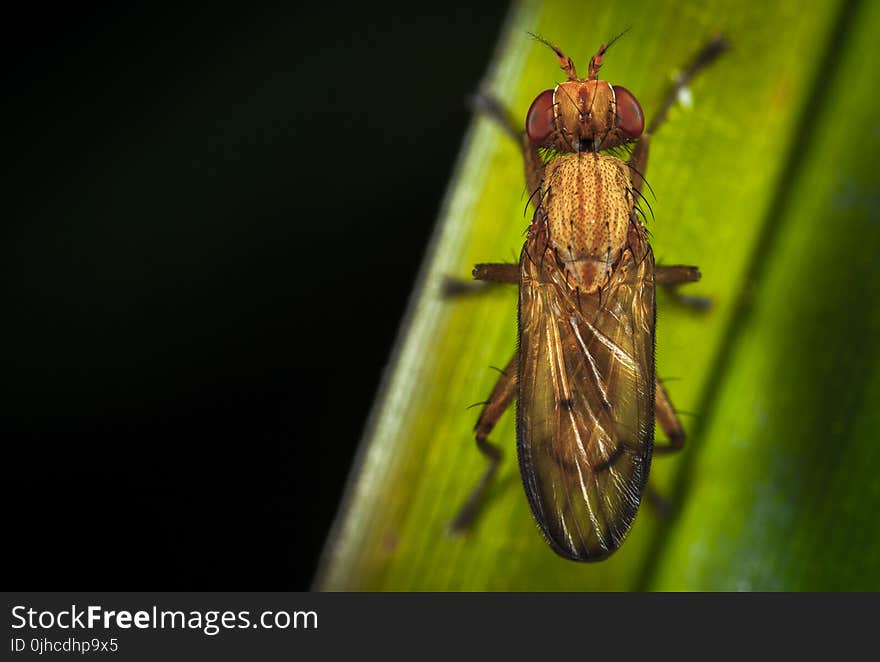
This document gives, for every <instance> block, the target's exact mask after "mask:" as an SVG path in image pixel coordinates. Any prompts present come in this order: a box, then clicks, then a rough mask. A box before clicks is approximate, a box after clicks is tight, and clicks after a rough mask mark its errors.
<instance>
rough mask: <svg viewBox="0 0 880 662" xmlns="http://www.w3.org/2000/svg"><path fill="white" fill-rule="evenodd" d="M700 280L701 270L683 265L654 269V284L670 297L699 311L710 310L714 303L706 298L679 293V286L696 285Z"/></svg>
mask: <svg viewBox="0 0 880 662" xmlns="http://www.w3.org/2000/svg"><path fill="white" fill-rule="evenodd" d="M698 280H700V270H699V268H697V267H687V266H683V265H675V266H659V265H658V266H656V267H654V282H655V283H656V284H657V285H662V286H663V288H664V289H665V290H666V291H667V292H668V293H669V295H670V296H671V297H672V298H673V299H674V300H675V301H676V302H678V303H680V304H683V305H685V306H689V307H690V308H696V309H697V310H708V309H709V308H711V307H712V301H711V300H710V299H708V298H706V297H695V296H691V295H688V294H682V293H681V292H679V291H678V287H677V286H678V285H682V284H684V283H694V282H696V281H698Z"/></svg>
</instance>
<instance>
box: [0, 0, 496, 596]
mask: <svg viewBox="0 0 880 662" xmlns="http://www.w3.org/2000/svg"><path fill="white" fill-rule="evenodd" d="M218 11H219V10H216V9H212V10H211V12H210V13H182V12H173V13H156V12H155V10H142V11H134V10H130V9H125V10H122V9H119V8H116V9H107V8H105V7H102V9H101V11H100V13H98V12H94V13H91V14H90V13H88V12H87V11H86V13H83V12H84V10H82V9H80V8H79V7H77V9H76V10H73V9H57V8H53V9H51V10H48V9H46V10H45V12H43V13H37V12H35V11H34V13H32V14H30V15H28V16H22V17H20V18H18V19H17V20H16V21H15V22H12V21H10V22H8V23H7V30H8V32H9V33H10V34H9V35H8V37H7V38H6V41H5V48H6V50H7V53H6V55H5V60H6V63H7V68H8V77H7V85H6V90H5V92H6V94H5V95H4V96H5V97H6V101H5V104H6V106H7V109H8V110H10V111H11V118H10V119H7V122H8V124H7V127H6V133H7V137H8V139H9V140H7V145H8V148H7V149H8V151H7V152H6V158H7V159H8V163H9V164H10V166H11V168H12V170H13V172H12V174H11V176H7V187H8V194H7V195H8V200H9V202H8V211H7V213H6V214H4V241H3V244H2V246H3V269H4V272H5V273H4V283H5V291H4V294H5V298H6V302H5V305H4V309H5V315H4V318H5V322H4V324H3V327H4V334H3V335H4V338H3V368H2V373H3V377H4V382H5V395H4V402H3V424H4V425H3V427H4V434H3V436H4V442H3V443H4V451H5V452H4V461H3V501H4V509H5V512H6V518H5V522H4V524H5V526H4V529H5V534H4V539H5V545H4V546H5V548H6V555H7V559H6V564H5V567H6V572H7V576H6V577H5V578H4V584H5V585H7V587H9V588H12V587H15V588H18V589H27V590H33V589H49V588H52V589H80V590H82V589H91V590H98V589H103V590H108V589H111V590H112V589H151V590H160V589H165V590H169V589H190V588H192V589H196V588H197V589H279V590H280V589H305V588H308V586H309V582H310V579H311V577H312V574H313V572H314V569H315V565H316V562H317V558H318V554H319V552H320V549H321V546H322V544H323V542H324V537H325V535H326V533H327V529H328V527H329V525H330V523H331V521H332V518H333V515H334V514H335V512H336V508H337V506H338V503H339V498H340V496H341V492H342V489H343V485H344V480H345V478H346V476H347V473H348V470H349V467H350V463H351V460H352V457H353V454H354V451H355V448H356V446H357V443H358V441H359V438H360V435H361V432H362V429H363V425H364V422H365V419H366V416H367V414H368V411H369V408H370V406H371V403H372V400H373V397H374V393H375V389H376V387H377V385H378V382H379V379H380V377H381V372H382V369H383V366H384V365H385V363H386V361H387V359H388V357H389V353H390V350H391V345H392V342H393V339H394V336H395V334H396V332H397V328H398V324H399V322H400V318H401V315H402V313H403V310H404V307H405V304H406V299H407V296H408V295H409V292H410V289H411V286H412V283H413V278H414V276H415V274H416V272H417V269H418V266H419V264H420V261H421V259H422V256H423V253H424V249H425V245H426V242H427V239H428V237H429V235H430V232H431V229H432V227H433V223H434V221H435V219H436V216H437V212H438V209H439V205H440V202H441V199H442V196H443V194H444V191H445V188H446V185H447V181H448V178H449V175H450V174H451V172H452V168H453V164H454V161H455V158H456V156H457V154H458V151H459V149H460V147H461V143H462V138H463V136H464V132H465V130H466V127H467V124H468V122H469V120H470V116H469V112H468V110H467V108H466V107H465V103H464V98H465V96H466V95H467V94H468V93H469V92H471V91H473V90H474V89H476V88H477V86H478V84H479V81H480V79H481V78H482V76H483V75H484V73H485V71H486V68H487V65H488V62H489V59H490V55H491V53H492V50H493V49H494V47H495V43H496V40H497V38H498V34H499V30H500V27H501V24H502V21H503V17H504V14H505V11H506V2H501V1H497V0H496V1H494V2H491V3H485V2H483V3H479V4H478V5H474V6H473V7H469V8H463V7H462V8H455V7H451V8H447V7H444V10H443V11H444V13H442V14H433V15H432V14H431V13H430V12H428V11H426V9H425V8H424V7H420V6H418V5H417V4H416V3H399V4H397V5H393V4H389V3H383V4H382V9H381V10H377V9H375V8H370V9H368V8H364V7H358V8H354V7H350V8H347V7H344V6H342V5H340V4H338V3H323V4H322V3H309V4H308V5H307V6H305V7H301V8H299V9H288V10H287V11H288V12H289V13H271V12H268V11H263V12H262V13H260V12H259V11H258V10H256V9H253V10H250V11H248V10H241V9H240V8H239V11H240V12H241V11H244V13H239V14H234V13H229V14H221V13H218ZM59 12H61V13H59ZM64 12H67V13H64Z"/></svg>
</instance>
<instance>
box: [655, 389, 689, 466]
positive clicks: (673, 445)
mask: <svg viewBox="0 0 880 662" xmlns="http://www.w3.org/2000/svg"><path fill="white" fill-rule="evenodd" d="M654 417H655V418H656V419H657V424H658V425H659V426H660V427H661V428H662V429H663V432H665V433H666V436H667V437H668V438H669V443H668V444H664V445H663V446H659V445H656V444H655V445H654V452H655V453H670V452H673V451H678V450H681V449H682V448H684V440H685V435H684V428H683V427H682V426H681V421H679V420H678V415H677V414H676V413H675V408H674V407H673V406H672V402H670V400H669V394H668V393H667V392H666V389H665V388H663V384H662V383H661V382H660V380H657V388H656V389H655V391H654Z"/></svg>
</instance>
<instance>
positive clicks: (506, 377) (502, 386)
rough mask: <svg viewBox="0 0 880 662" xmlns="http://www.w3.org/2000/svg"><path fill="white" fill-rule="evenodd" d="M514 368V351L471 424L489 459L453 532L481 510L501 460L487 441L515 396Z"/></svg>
mask: <svg viewBox="0 0 880 662" xmlns="http://www.w3.org/2000/svg"><path fill="white" fill-rule="evenodd" d="M517 369H518V360H517V355H516V354H514V356H513V358H512V359H511V360H510V363H508V364H507V367H506V368H505V369H504V372H502V373H501V376H500V377H499V378H498V381H497V382H495V387H494V388H493V389H492V394H491V395H490V396H489V400H488V401H487V402H486V404H485V405H484V406H483V411H481V412H480V417H479V418H478V419H477V424H476V425H475V426H474V437H475V438H476V441H477V448H479V449H480V452H482V453H483V455H485V456H486V458H487V459H488V460H489V466H488V467H486V471H485V472H484V473H483V476H482V478H480V482H479V483H477V486H476V488H474V491H473V492H471V495H470V496H469V497H468V500H467V501H466V502H465V504H464V506H462V508H461V510H460V511H459V512H458V515H456V517H455V519H454V520H453V521H452V523H451V525H450V528H451V529H452V530H453V531H455V532H464V531H466V530H467V529H468V528H469V527H470V525H471V524H472V523H473V521H474V518H475V517H476V515H477V512H478V511H479V509H480V505H481V504H482V502H483V499H485V497H486V491H487V489H488V488H489V485H490V483H491V482H492V478H493V477H494V476H495V472H496V471H497V470H498V464H499V463H500V462H501V449H500V448H498V446H496V445H495V444H493V443H492V442H491V441H489V440H488V436H489V433H490V432H491V431H492V428H494V427H495V424H496V423H497V422H498V419H499V418H501V415H502V414H503V413H504V411H505V410H506V409H507V408H508V407H509V406H510V403H511V402H513V399H514V397H515V396H516V376H517Z"/></svg>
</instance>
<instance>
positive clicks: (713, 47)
mask: <svg viewBox="0 0 880 662" xmlns="http://www.w3.org/2000/svg"><path fill="white" fill-rule="evenodd" d="M728 48H729V45H728V43H727V40H726V39H724V38H723V37H715V38H714V39H713V40H712V41H710V42H709V43H708V44H706V46H704V47H703V49H702V50H701V51H700V52H699V53H697V56H696V57H695V58H694V60H693V62H691V64H690V66H689V67H688V68H687V69H686V70H685V72H684V73H683V74H680V75H679V76H677V77H676V79H675V81H674V82H673V84H672V85H671V86H670V88H669V90H667V92H666V98H665V100H664V101H663V105H662V106H661V107H660V112H658V113H657V114H656V115H655V116H654V119H653V120H651V122H650V124H648V128H647V129H646V130H645V132H644V133H643V134H642V136H641V138H639V141H638V142H637V143H636V146H635V149H634V150H633V153H632V157H631V158H630V160H629V163H628V165H629V166H630V169H631V170H632V171H633V172H632V183H633V188H635V190H636V191H637V192H638V193H641V191H642V186H643V185H644V183H645V179H644V177H645V172H646V171H647V169H648V148H649V147H650V144H651V136H653V135H654V134H655V133H657V130H658V129H659V128H660V127H661V126H663V123H664V122H665V121H666V116H667V114H668V113H669V110H670V109H671V108H672V106H673V105H674V104H675V102H676V100H677V99H678V98H679V96H680V95H681V91H682V90H683V89H685V88H686V87H687V86H688V84H689V83H690V82H691V80H693V78H694V76H696V75H697V74H698V73H699V72H700V71H702V70H703V69H705V68H706V67H708V66H709V65H710V64H712V63H713V62H714V61H715V60H716V59H717V58H718V56H719V55H721V54H722V53H723V52H724V51H726V50H727V49H728Z"/></svg>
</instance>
